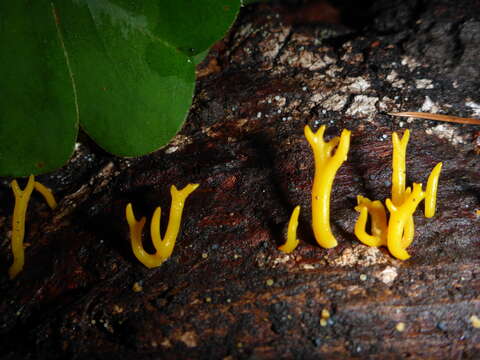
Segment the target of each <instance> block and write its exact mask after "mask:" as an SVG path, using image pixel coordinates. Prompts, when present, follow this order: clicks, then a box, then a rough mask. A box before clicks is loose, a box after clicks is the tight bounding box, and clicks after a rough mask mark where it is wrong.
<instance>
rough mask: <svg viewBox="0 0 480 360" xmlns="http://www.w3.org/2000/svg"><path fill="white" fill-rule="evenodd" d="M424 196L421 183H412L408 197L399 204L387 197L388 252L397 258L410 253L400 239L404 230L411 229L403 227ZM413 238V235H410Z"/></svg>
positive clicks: (406, 257)
mask: <svg viewBox="0 0 480 360" xmlns="http://www.w3.org/2000/svg"><path fill="white" fill-rule="evenodd" d="M424 198H425V193H424V192H423V191H422V184H415V183H414V184H413V190H412V192H411V194H410V195H409V196H408V198H407V199H406V200H405V201H404V202H403V203H402V204H401V205H400V206H395V204H394V203H393V202H392V201H391V200H390V199H387V201H386V205H387V208H388V211H390V220H389V223H388V236H387V245H388V250H389V251H390V253H391V254H392V255H393V256H395V257H396V258H397V259H400V260H406V259H408V258H409V257H410V255H409V254H408V253H407V251H406V250H405V240H403V241H402V237H403V236H402V235H404V232H405V231H406V230H407V231H411V230H412V229H408V228H407V229H405V227H406V224H407V223H408V222H409V221H410V220H409V218H411V217H412V215H413V213H414V212H415V210H416V208H417V206H418V204H419V203H420V201H422V200H423V199H424ZM412 238H413V237H412Z"/></svg>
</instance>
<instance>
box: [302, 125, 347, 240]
mask: <svg viewBox="0 0 480 360" xmlns="http://www.w3.org/2000/svg"><path fill="white" fill-rule="evenodd" d="M324 133H325V125H324V126H321V127H320V129H318V131H317V132H316V133H313V132H312V130H311V129H310V127H309V126H308V125H307V126H305V137H306V138H307V140H308V142H309V144H310V146H311V148H312V151H313V157H314V161H315V175H314V180H313V188H312V227H313V233H314V235H315V239H316V240H317V242H318V244H319V245H320V246H322V247H324V248H327V249H328V248H332V247H335V246H337V240H336V239H335V237H334V236H333V234H332V231H331V228H330V194H331V192H332V185H333V180H334V179H335V175H336V173H337V170H338V169H339V168H340V166H341V165H342V163H343V162H344V161H345V160H346V159H347V154H348V150H349V147H350V131H349V130H347V129H344V130H343V131H342V134H341V136H340V137H335V138H333V139H332V140H330V141H328V142H326V141H324V139H323V134H324ZM335 147H336V150H335V154H333V155H332V152H333V151H334V149H335Z"/></svg>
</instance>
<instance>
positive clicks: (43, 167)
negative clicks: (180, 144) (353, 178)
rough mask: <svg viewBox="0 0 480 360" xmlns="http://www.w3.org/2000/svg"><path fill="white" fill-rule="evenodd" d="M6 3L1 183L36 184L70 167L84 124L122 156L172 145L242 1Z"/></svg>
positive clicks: (1, 29) (1, 34)
mask: <svg viewBox="0 0 480 360" xmlns="http://www.w3.org/2000/svg"><path fill="white" fill-rule="evenodd" d="M2 3H3V4H2V5H0V10H2V11H1V13H0V39H1V40H2V53H1V55H0V56H1V57H0V60H1V61H2V62H1V64H2V65H3V64H7V65H8V66H7V67H4V68H2V70H1V73H0V75H2V76H1V80H0V81H2V83H1V85H2V91H3V89H8V91H7V96H4V97H3V98H2V100H1V101H2V102H1V103H0V105H1V107H2V110H1V115H0V116H1V120H2V121H1V122H0V140H2V143H3V144H0V175H27V174H29V173H39V172H43V171H49V170H52V169H54V168H56V167H59V166H60V165H61V164H63V163H64V162H65V161H66V160H67V158H68V156H69V155H70V154H71V152H72V148H73V143H74V139H75V136H76V130H77V119H78V120H79V122H80V125H81V126H82V128H83V129H84V130H85V131H86V132H87V133H88V134H89V135H90V136H91V137H92V138H93V139H94V140H95V141H96V142H97V143H98V144H99V145H100V146H102V147H103V148H104V149H105V150H107V151H109V152H111V153H113V154H116V155H120V156H138V155H144V154H146V153H149V152H152V151H154V150H156V149H158V148H160V147H161V146H163V145H165V144H166V143H168V142H169V141H170V139H171V138H172V137H173V136H174V135H175V134H176V133H177V132H178V130H179V129H180V127H181V125H182V123H183V121H184V120H185V118H186V116H187V113H188V110H189V107H190V105H191V101H192V96H193V91H194V87H195V64H197V63H198V62H200V61H201V59H203V58H204V56H205V55H206V54H207V53H208V47H209V46H211V45H212V44H213V42H215V41H217V40H218V39H220V38H221V37H222V36H223V35H224V34H225V32H226V31H227V30H228V28H229V26H230V25H231V23H232V22H233V20H234V18H235V16H236V14H237V12H238V8H239V3H240V1H239V0H195V1H194V0H189V1H187V0H175V1H170V0H168V1H164V0H142V1H140V0H136V1H133V0H50V1H46V0H36V1H27V0H18V1H4V2H2ZM4 49H9V51H7V52H5V51H4ZM10 49H12V50H11V51H10ZM16 64H18V66H16ZM2 95H3V94H2ZM15 104H18V105H19V106H15ZM18 164H26V165H25V166H24V165H18Z"/></svg>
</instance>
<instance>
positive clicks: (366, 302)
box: [0, 1, 480, 359]
mask: <svg viewBox="0 0 480 360" xmlns="http://www.w3.org/2000/svg"><path fill="white" fill-rule="evenodd" d="M333 4H334V5H335V3H333ZM325 6H327V5H325ZM313 8H315V7H313ZM298 9H300V10H298ZM309 9H312V7H309V6H300V7H294V6H293V5H288V6H287V5H285V6H282V5H268V4H256V5H252V6H250V7H246V8H244V9H243V10H242V13H241V16H240V18H239V19H238V21H237V23H236V25H235V26H234V28H233V29H232V31H231V32H230V34H229V35H228V36H227V37H226V38H225V40H224V41H223V42H222V43H220V44H218V45H217V46H216V47H214V49H212V51H211V53H210V55H209V56H208V57H207V59H206V60H205V61H204V63H203V64H202V65H201V66H200V67H199V69H198V77H199V80H198V83H197V92H196V97H195V99H194V105H193V108H192V110H191V113H190V116H189V118H188V120H187V122H186V124H185V126H184V128H183V130H182V131H181V133H180V134H179V135H178V136H177V137H175V139H174V140H173V141H172V143H170V144H169V145H168V146H167V147H166V148H164V149H162V150H160V151H158V152H156V153H154V154H152V155H149V156H146V157H143V158H139V159H129V160H125V159H118V158H114V157H112V156H110V155H108V154H105V153H103V152H102V151H101V150H100V149H98V148H96V147H95V146H94V145H92V144H91V143H90V142H89V140H88V139H83V140H81V143H80V144H79V146H78V150H77V152H76V155H75V158H74V159H73V160H72V161H71V162H70V163H69V164H68V165H67V166H66V167H64V168H63V169H61V170H60V171H58V172H56V173H54V174H50V175H45V176H42V177H40V179H41V181H43V182H44V183H45V184H46V185H49V186H51V187H52V188H53V189H54V191H55V192H56V194H57V197H58V199H59V208H58V209H57V210H55V211H54V212H53V213H52V212H51V211H50V210H49V209H48V207H47V206H46V205H45V204H44V203H43V202H42V201H41V199H39V198H33V200H32V203H31V205H30V207H29V212H28V223H27V239H26V242H27V243H28V245H29V246H28V247H27V249H26V266H25V269H24V271H23V272H22V273H21V274H20V275H19V276H18V277H17V278H16V279H15V280H14V281H9V280H8V278H7V268H8V265H9V264H10V263H11V254H10V248H9V232H8V231H9V222H10V221H11V212H12V208H13V199H12V196H11V194H10V190H9V189H8V181H9V179H2V182H1V187H0V200H1V207H0V239H1V240H0V241H1V242H0V260H1V261H0V263H1V264H2V265H1V266H0V293H1V296H0V358H2V359H18V358H35V359H47V358H48V359H60V358H76V359H83V358H88V359H91V358H97V359H100V358H115V359H117V358H132V359H140V358H167V359H177V358H190V359H194V358H205V359H237V358H248V359H278V358H285V359H291V358H306V359H309V358H328V359H335V358H372V359H386V358H405V357H411V358H427V359H430V358H432V359H433V358H437V359H445V358H475V357H476V356H478V355H477V353H478V350H479V348H480V345H479V344H480V329H477V328H475V327H474V326H473V325H472V321H471V320H470V318H471V316H472V315H478V316H479V317H480V298H479V291H480V267H479V265H480V235H479V234H480V218H479V217H478V216H477V215H476V212H475V210H476V209H479V208H480V199H479V194H480V162H479V157H478V154H477V153H478V148H477V147H476V146H477V141H478V128H477V127H475V126H469V125H457V124H444V123H438V122H434V121H427V120H413V119H408V120H407V119H402V118H393V117H391V116H389V115H387V113H388V112H394V111H427V112H441V113H450V114H452V115H457V116H463V117H475V116H476V117H478V116H479V115H480V112H479V111H480V105H479V104H480V97H479V96H480V95H479V91H478V90H479V87H478V79H479V77H478V75H479V74H480V65H479V64H480V63H479V62H478V57H477V56H478V45H479V41H480V40H479V39H480V7H479V6H478V2H476V1H460V2H457V3H455V5H453V4H451V3H450V2H448V1H405V2H396V1H378V2H375V4H374V5H373V6H371V7H365V9H363V12H359V14H358V16H356V17H355V9H351V8H347V7H345V8H342V7H341V6H338V10H335V11H333V10H331V9H330V10H331V11H333V14H334V16H333V15H332V16H333V18H332V19H333V20H332V21H331V22H333V23H334V24H328V25H326V24H324V23H319V22H317V21H316V19H317V18H316V17H315V16H313V17H312V16H307V15H305V14H303V15H302V14H301V13H298V12H299V11H310V10H309ZM295 11H297V13H295ZM338 13H340V14H343V15H345V16H344V17H343V18H344V20H343V23H342V24H339V23H338V19H339V16H338ZM347 15H348V16H347ZM298 19H301V20H302V21H303V22H299V21H300V20H298ZM309 19H310V20H309ZM312 19H313V20H312ZM345 19H346V20H345ZM349 19H350V20H349ZM323 20H324V19H323ZM306 21H308V23H306ZM360 29H361V30H362V31H360ZM475 49H476V50H475ZM475 51H477V52H476V53H475ZM474 54H476V55H475V56H474ZM305 124H309V125H310V126H311V127H312V128H315V129H317V128H318V127H319V126H320V125H321V124H327V125H328V131H327V135H328V137H331V136H334V135H338V134H339V133H340V132H341V130H342V129H343V128H348V129H350V130H352V131H353V134H352V144H351V150H350V153H349V157H348V161H347V162H346V163H345V164H344V165H343V166H342V167H341V168H340V170H339V172H338V174H337V178H336V182H335V184H334V191H333V194H332V224H333V225H332V227H333V231H334V233H335V234H336V236H337V239H338V241H339V245H338V246H337V247H336V248H334V249H330V250H325V249H322V248H319V247H318V246H317V245H316V244H315V241H314V239H313V237H312V232H311V229H310V225H309V224H310V209H311V206H310V189H311V185H312V180H313V179H312V177H313V158H312V154H311V151H310V148H309V146H308V143H307V142H306V140H305V138H304V136H303V127H304V126H305ZM405 128H409V129H410V130H411V131H412V136H411V140H410V144H409V146H408V153H407V177H408V182H409V183H412V182H422V183H424V184H426V179H427V177H428V174H429V173H430V171H431V169H432V168H433V166H434V165H435V164H436V163H437V162H439V161H443V164H444V166H443V170H442V174H441V178H440V188H439V196H438V209H437V214H436V216H435V217H434V218H433V219H425V218H424V217H423V215H422V212H421V211H418V212H417V215H415V223H416V236H415V240H414V243H413V245H412V246H411V247H410V248H409V252H410V253H411V255H412V258H411V259H409V260H408V261H405V262H401V261H398V260H395V259H394V258H392V257H391V256H390V255H389V253H388V251H387V250H386V249H383V248H380V249H376V248H368V247H366V246H364V245H362V244H360V243H359V242H358V241H357V240H356V238H355V237H354V235H353V227H354V223H355V220H356V218H357V213H356V212H355V210H354V206H355V201H356V195H358V194H361V195H364V196H368V197H369V198H371V199H379V200H384V199H386V198H387V197H389V196H390V176H391V154H392V145H391V133H392V131H402V129H405ZM188 182H197V183H199V184H200V188H199V189H198V190H196V191H195V192H194V193H193V194H192V195H191V196H190V198H189V199H188V200H187V204H186V207H185V212H184V221H183V229H182V234H181V237H180V238H179V240H178V242H177V245H176V248H175V251H174V254H173V256H172V258H171V259H169V260H168V261H167V262H165V263H164V264H163V265H162V266H161V267H159V268H156V269H151V270H149V269H146V268H145V267H144V266H143V265H141V264H140V263H139V262H138V261H137V260H136V259H135V258H134V256H133V254H132V252H131V250H130V245H129V239H128V226H127V223H126V220H125V217H124V209H125V205H126V204H127V203H128V202H132V203H133V204H134V206H135V210H136V213H138V215H140V214H142V215H145V216H148V218H150V217H151V214H152V212H153V210H154V208H155V207H156V206H158V205H160V206H162V208H163V213H164V214H168V211H167V209H168V206H169V202H170V195H169V186H170V185H171V184H176V185H177V186H184V185H185V184H187V183H188ZM296 205H301V206H302V210H301V215H300V218H301V224H300V226H299V237H300V239H301V242H300V245H299V247H298V248H297V250H295V252H293V253H292V254H290V255H285V254H282V253H281V252H279V251H278V250H277V246H278V245H279V244H280V243H282V242H283V241H284V238H285V229H286V225H287V222H288V219H289V216H290V213H291V211H292V210H293V208H294V206H296ZM165 217H166V215H165ZM164 220H165V219H164ZM164 225H165V224H164ZM147 237H148V234H146V238H147ZM324 309H327V310H328V311H329V313H330V317H329V318H328V319H327V317H325V316H324V318H323V320H324V321H321V320H322V310H324ZM399 323H403V324H404V329H403V331H401V330H402V326H401V325H400V326H399V325H398V324H399Z"/></svg>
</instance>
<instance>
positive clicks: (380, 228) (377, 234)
mask: <svg viewBox="0 0 480 360" xmlns="http://www.w3.org/2000/svg"><path fill="white" fill-rule="evenodd" d="M357 203H358V205H357V206H356V207H355V210H357V211H358V212H359V213H360V215H359V217H358V219H357V222H356V223H355V235H356V236H357V238H358V239H359V240H360V241H361V242H362V243H364V244H365V245H368V246H375V247H377V246H382V245H384V246H385V245H387V231H388V230H387V214H386V211H385V207H384V206H383V204H382V203H381V202H380V201H378V200H375V201H371V200H370V199H368V198H366V197H363V196H360V195H359V196H357ZM369 214H370V215H371V217H372V221H371V232H372V235H369V234H368V233H367V231H366V225H367V220H368V215H369Z"/></svg>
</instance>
